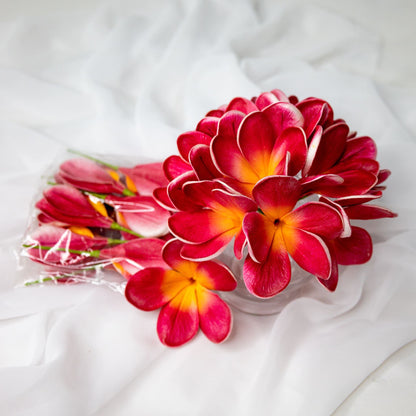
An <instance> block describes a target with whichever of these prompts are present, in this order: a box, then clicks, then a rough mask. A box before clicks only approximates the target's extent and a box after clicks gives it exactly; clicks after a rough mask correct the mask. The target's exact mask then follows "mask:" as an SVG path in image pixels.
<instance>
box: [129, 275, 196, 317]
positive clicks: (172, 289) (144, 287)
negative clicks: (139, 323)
mask: <svg viewBox="0 0 416 416" xmlns="http://www.w3.org/2000/svg"><path fill="white" fill-rule="evenodd" d="M189 284H190V281H189V279H188V278H186V277H185V276H183V275H181V274H180V273H178V272H176V271H174V270H165V269H164V268H161V267H149V268H147V269H143V270H140V271H139V272H137V273H136V274H135V275H133V276H131V277H130V279H129V280H128V282H127V285H126V290H125V296H126V299H127V300H128V301H129V302H130V303H131V304H132V305H134V306H135V307H136V308H138V309H141V310H143V311H152V310H154V309H158V308H160V307H161V306H163V305H165V304H166V303H167V302H169V301H170V300H171V299H173V298H174V297H176V296H177V295H178V294H179V293H180V292H181V291H182V290H183V289H184V288H186V287H188V286H189Z"/></svg>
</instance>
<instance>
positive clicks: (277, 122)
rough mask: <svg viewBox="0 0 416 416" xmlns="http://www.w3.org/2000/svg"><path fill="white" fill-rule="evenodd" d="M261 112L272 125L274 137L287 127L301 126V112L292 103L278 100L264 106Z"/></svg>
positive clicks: (302, 121) (302, 120)
mask: <svg viewBox="0 0 416 416" xmlns="http://www.w3.org/2000/svg"><path fill="white" fill-rule="evenodd" d="M262 113H263V114H264V115H265V116H266V117H267V118H268V120H269V122H270V124H271V125H272V126H273V130H274V136H275V137H278V136H280V134H281V133H282V131H283V130H285V129H286V128H288V127H303V123H304V119H303V116H302V113H301V112H300V111H299V110H298V109H297V108H296V107H295V106H294V105H293V104H290V103H287V102H282V101H279V102H278V103H275V104H272V105H269V106H268V107H266V108H265V109H264V110H263V111H262Z"/></svg>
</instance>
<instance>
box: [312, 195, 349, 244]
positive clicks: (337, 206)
mask: <svg viewBox="0 0 416 416" xmlns="http://www.w3.org/2000/svg"><path fill="white" fill-rule="evenodd" d="M319 202H323V203H324V204H326V205H329V206H330V207H332V208H335V209H336V210H337V211H338V213H339V214H340V215H341V218H342V223H343V231H342V233H341V235H339V237H341V238H345V237H349V236H350V235H351V224H350V219H349V218H348V215H347V213H346V212H345V210H344V209H343V208H342V206H341V205H340V204H338V203H337V202H336V201H332V200H331V199H328V198H326V197H324V196H322V197H321V198H319Z"/></svg>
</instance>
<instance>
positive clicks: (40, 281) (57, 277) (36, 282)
mask: <svg viewBox="0 0 416 416" xmlns="http://www.w3.org/2000/svg"><path fill="white" fill-rule="evenodd" d="M65 278H66V276H56V277H45V278H44V279H39V280H31V281H30V282H26V283H25V286H32V285H38V284H41V283H43V282H52V281H54V280H59V279H65Z"/></svg>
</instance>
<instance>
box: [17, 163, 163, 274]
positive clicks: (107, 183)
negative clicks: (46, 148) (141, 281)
mask: <svg viewBox="0 0 416 416" xmlns="http://www.w3.org/2000/svg"><path fill="white" fill-rule="evenodd" d="M166 183H167V181H166V179H165V178H164V175H163V171H162V167H161V164H160V163H149V164H145V165H138V166H135V167H133V168H124V167H118V166H113V165H109V164H107V163H105V162H101V161H97V160H96V159H94V160H90V159H88V158H76V159H70V160H67V161H65V162H63V163H62V164H61V165H60V166H59V169H58V171H57V173H56V174H55V177H54V182H53V183H52V184H51V186H49V187H48V188H47V189H45V190H44V191H43V195H42V198H41V199H40V200H39V201H37V202H36V208H37V209H38V211H39V213H38V215H37V224H36V227H35V229H34V230H33V231H32V232H30V233H29V234H28V235H27V237H26V240H25V242H24V248H25V250H24V253H25V255H26V256H28V257H29V258H30V259H31V260H34V261H36V262H38V263H41V264H42V265H44V266H45V273H46V275H47V280H49V279H51V278H53V279H55V280H57V281H59V282H63V281H68V280H72V281H74V280H77V279H78V280H80V279H81V280H82V278H83V277H88V276H92V277H94V275H95V274H96V272H97V270H101V269H103V268H105V269H110V268H111V269H114V270H116V271H118V272H119V273H121V274H122V275H123V276H125V277H126V278H128V277H130V276H131V275H133V274H135V273H136V272H137V271H138V270H141V269H143V268H144V267H147V266H149V265H159V264H162V263H163V260H162V257H161V249H162V247H163V245H164V243H165V241H164V240H165V239H166V238H168V237H169V233H168V228H167V220H168V218H169V216H170V212H169V211H167V210H166V209H164V208H162V207H161V206H160V205H159V204H158V203H156V201H155V200H154V198H153V196H152V193H153V190H154V189H155V188H157V187H159V186H163V185H165V184H166ZM156 237H158V238H156Z"/></svg>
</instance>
